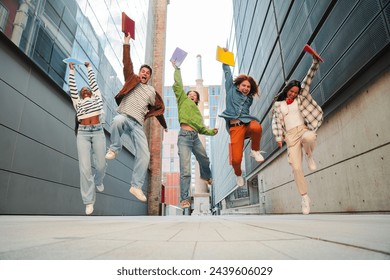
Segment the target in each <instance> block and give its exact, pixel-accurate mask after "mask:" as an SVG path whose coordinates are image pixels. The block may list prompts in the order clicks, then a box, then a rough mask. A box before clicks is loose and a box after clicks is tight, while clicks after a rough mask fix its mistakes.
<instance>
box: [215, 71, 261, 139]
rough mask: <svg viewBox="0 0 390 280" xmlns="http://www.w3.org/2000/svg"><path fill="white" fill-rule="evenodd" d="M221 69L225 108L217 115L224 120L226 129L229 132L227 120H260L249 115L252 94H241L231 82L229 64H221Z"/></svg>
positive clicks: (244, 121)
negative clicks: (223, 76)
mask: <svg viewBox="0 0 390 280" xmlns="http://www.w3.org/2000/svg"><path fill="white" fill-rule="evenodd" d="M222 69H223V72H224V74H225V89H226V108H225V110H224V111H223V112H222V114H220V115H219V116H220V117H222V118H224V119H225V120H226V129H227V131H228V132H229V121H230V120H240V121H242V122H243V123H249V122H250V121H252V120H256V121H258V122H259V123H260V120H259V119H258V118H256V117H254V116H252V115H250V112H249V109H250V107H251V105H252V103H253V96H251V95H247V96H245V95H243V94H242V93H241V92H240V91H239V90H238V89H237V87H236V86H235V85H234V83H233V76H232V72H231V70H230V67H229V65H227V64H222Z"/></svg>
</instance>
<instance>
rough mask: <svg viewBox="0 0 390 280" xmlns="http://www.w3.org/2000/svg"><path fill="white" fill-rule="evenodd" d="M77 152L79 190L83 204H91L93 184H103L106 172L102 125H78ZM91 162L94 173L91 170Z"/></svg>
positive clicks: (94, 196) (104, 138)
mask: <svg viewBox="0 0 390 280" xmlns="http://www.w3.org/2000/svg"><path fill="white" fill-rule="evenodd" d="M77 152H78V156H79V168H80V192H81V198H82V199H83V202H84V204H91V203H92V204H93V203H95V199H96V190H95V186H99V185H102V184H103V178H104V175H105V174H106V167H107V164H106V159H105V158H104V156H105V154H106V136H105V135H104V131H103V126H102V125H101V124H97V125H81V124H80V125H79V129H78V132H77ZM92 163H94V166H95V174H93V172H92Z"/></svg>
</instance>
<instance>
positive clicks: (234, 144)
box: [219, 48, 264, 187]
mask: <svg viewBox="0 0 390 280" xmlns="http://www.w3.org/2000/svg"><path fill="white" fill-rule="evenodd" d="M224 51H227V49H226V48H224ZM222 69H223V71H224V74H225V89H226V109H225V110H224V111H223V112H222V114H220V115H219V116H220V117H222V118H224V119H225V120H226V129H227V130H228V132H229V134H230V145H231V151H230V155H231V162H232V166H233V169H234V174H235V175H236V176H237V178H236V182H237V185H238V186H239V187H242V186H244V185H245V180H244V178H243V177H242V170H241V161H242V155H243V150H244V141H245V139H247V138H250V139H251V140H252V143H251V153H250V155H251V156H252V157H254V159H255V160H256V161H257V162H263V161H264V158H263V156H262V155H261V154H260V140H261V135H262V127H261V124H260V120H259V119H258V118H256V117H255V116H252V115H251V114H250V112H249V111H250V107H251V105H252V103H253V97H254V96H256V95H258V94H259V88H258V86H257V83H256V81H255V80H254V79H253V78H252V77H251V76H249V75H245V74H240V75H239V76H238V77H236V78H235V79H234V80H233V76H232V73H231V70H230V67H229V65H227V64H224V63H223V64H222Z"/></svg>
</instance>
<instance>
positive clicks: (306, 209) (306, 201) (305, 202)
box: [302, 194, 310, 215]
mask: <svg viewBox="0 0 390 280" xmlns="http://www.w3.org/2000/svg"><path fill="white" fill-rule="evenodd" d="M309 213H310V198H309V196H308V195H307V194H305V195H304V196H302V214H303V215H307V214H309Z"/></svg>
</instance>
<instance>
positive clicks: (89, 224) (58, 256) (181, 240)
mask: <svg viewBox="0 0 390 280" xmlns="http://www.w3.org/2000/svg"><path fill="white" fill-rule="evenodd" d="M0 236H1V238H0V260H389V259H390V215H389V214H366V215H362V214H354V215H348V214H335V215H329V214H313V215H307V216H305V215H267V216H252V215H250V216H249V215H248V216H195V217H194V216H166V217H143V216H142V217H140V216H137V217H104V216H91V217H86V216H85V217H81V216H80V217H79V216H0Z"/></svg>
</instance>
